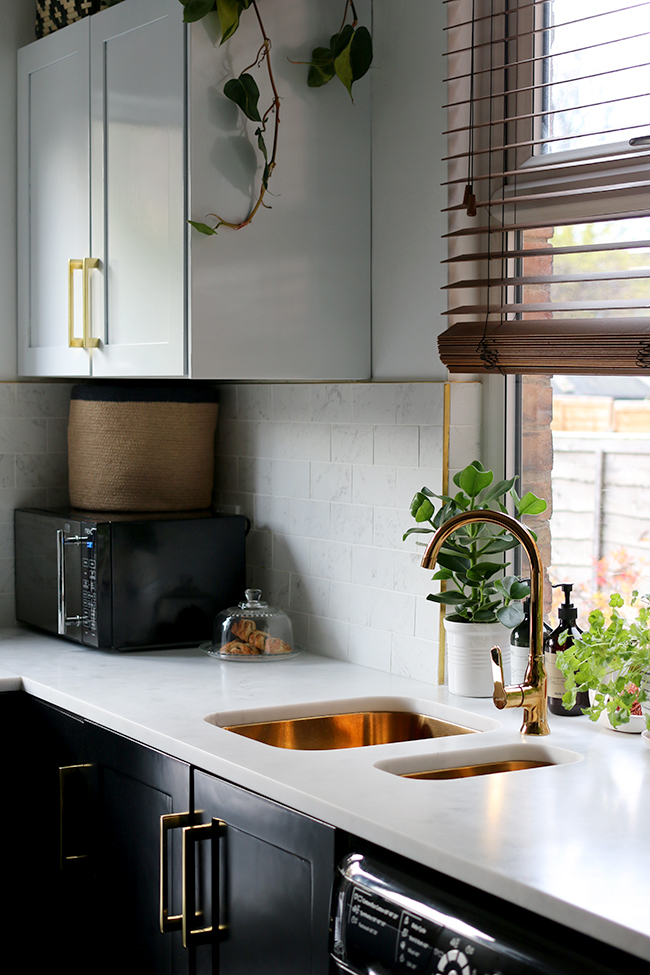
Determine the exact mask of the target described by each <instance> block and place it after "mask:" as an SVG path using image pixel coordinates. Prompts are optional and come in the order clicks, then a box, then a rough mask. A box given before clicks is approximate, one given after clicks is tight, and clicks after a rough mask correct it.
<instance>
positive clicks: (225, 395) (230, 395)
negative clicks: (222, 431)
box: [219, 383, 237, 420]
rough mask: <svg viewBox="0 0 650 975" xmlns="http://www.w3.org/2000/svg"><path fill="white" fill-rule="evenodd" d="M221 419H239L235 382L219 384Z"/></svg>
mask: <svg viewBox="0 0 650 975" xmlns="http://www.w3.org/2000/svg"><path fill="white" fill-rule="evenodd" d="M219 419H221V420H236V419H237V386H236V385H235V383H222V384H221V385H220V386H219Z"/></svg>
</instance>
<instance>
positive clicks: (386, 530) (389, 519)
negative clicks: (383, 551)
mask: <svg viewBox="0 0 650 975" xmlns="http://www.w3.org/2000/svg"><path fill="white" fill-rule="evenodd" d="M412 524H413V519H412V517H411V514H410V512H409V510H408V508H381V507H378V508H375V512H374V526H373V544H375V545H377V546H379V548H392V549H398V550H403V549H409V548H411V549H412V547H413V543H411V544H409V539H408V538H407V539H406V541H405V542H404V541H402V536H403V535H404V532H405V531H406V530H407V528H410V527H411V526H412Z"/></svg>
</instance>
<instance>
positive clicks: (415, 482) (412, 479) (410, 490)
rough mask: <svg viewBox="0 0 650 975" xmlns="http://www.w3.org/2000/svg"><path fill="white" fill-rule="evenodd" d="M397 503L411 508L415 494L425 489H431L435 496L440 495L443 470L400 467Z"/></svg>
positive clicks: (398, 470)
mask: <svg viewBox="0 0 650 975" xmlns="http://www.w3.org/2000/svg"><path fill="white" fill-rule="evenodd" d="M396 474H397V488H396V495H397V502H398V504H401V505H404V506H405V507H406V506H410V504H411V500H412V498H413V495H414V494H417V492H418V491H421V490H422V488H423V487H427V488H429V490H430V491H433V493H434V494H440V492H441V487H442V470H431V468H428V467H398V469H397V471H396Z"/></svg>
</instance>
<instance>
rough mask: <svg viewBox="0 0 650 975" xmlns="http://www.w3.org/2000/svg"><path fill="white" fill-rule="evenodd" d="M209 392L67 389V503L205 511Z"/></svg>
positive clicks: (213, 416)
mask: <svg viewBox="0 0 650 975" xmlns="http://www.w3.org/2000/svg"><path fill="white" fill-rule="evenodd" d="M217 410H218V405H217V403H216V393H215V391H214V390H211V389H206V388H205V387H199V388H198V389H196V390H194V389H187V388H182V389H180V388H179V389H165V388H160V387H156V388H152V387H142V388H140V387H138V388H135V389H134V388H125V387H116V386H94V385H93V386H90V385H88V386H81V385H79V386H73V389H72V399H71V402H70V420H69V423H68V469H69V480H70V502H71V504H72V505H73V507H75V508H81V509H84V510H86V511H191V510H195V509H198V508H208V507H209V506H210V502H211V500H212V485H213V481H214V433H215V428H216V424H217Z"/></svg>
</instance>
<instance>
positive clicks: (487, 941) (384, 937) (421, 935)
mask: <svg viewBox="0 0 650 975" xmlns="http://www.w3.org/2000/svg"><path fill="white" fill-rule="evenodd" d="M527 941H529V939H528V938H527V936H526V932H525V931H523V930H522V931H521V932H519V931H517V932H516V934H515V935H514V936H513V935H512V932H509V931H508V928H507V926H504V925H499V919H498V918H494V919H493V921H491V920H490V918H489V917H487V916H486V918H485V919H481V917H480V914H477V911H476V910H473V909H471V908H470V907H469V906H468V908H467V910H464V909H463V905H462V904H459V903H458V901H457V900H456V899H454V898H447V897H446V896H445V894H444V892H441V891H439V890H437V889H434V888H433V887H428V886H427V885H426V884H424V883H422V882H421V881H419V880H415V879H413V878H409V877H407V876H405V875H403V874H401V873H399V872H398V871H396V870H394V869H393V868H389V867H388V866H386V865H384V864H383V863H380V862H378V861H376V860H373V859H371V858H368V857H366V856H364V855H362V854H351V855H349V856H347V857H346V858H345V859H344V860H343V861H342V863H341V864H340V865H339V868H338V873H337V879H336V883H335V887H334V893H333V906H332V944H331V956H332V959H333V960H334V962H335V964H336V966H337V967H338V969H339V970H341V971H343V972H346V973H349V975H564V973H569V972H570V973H571V975H583V973H586V972H587V971H589V970H590V971H591V972H593V968H591V969H588V968H586V967H583V966H582V965H580V964H578V966H577V967H576V958H575V956H574V957H573V958H572V959H571V961H570V962H569V960H568V959H566V963H567V965H568V967H567V965H563V963H562V953H561V951H560V952H559V953H558V952H557V951H554V950H553V946H550V945H549V947H548V950H546V951H540V950H539V946H537V948H536V949H535V948H533V947H532V945H530V946H529V945H528V944H527ZM603 971H605V970H604V969H603Z"/></svg>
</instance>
